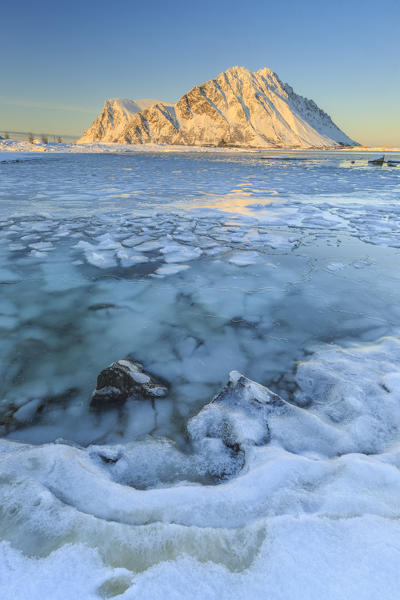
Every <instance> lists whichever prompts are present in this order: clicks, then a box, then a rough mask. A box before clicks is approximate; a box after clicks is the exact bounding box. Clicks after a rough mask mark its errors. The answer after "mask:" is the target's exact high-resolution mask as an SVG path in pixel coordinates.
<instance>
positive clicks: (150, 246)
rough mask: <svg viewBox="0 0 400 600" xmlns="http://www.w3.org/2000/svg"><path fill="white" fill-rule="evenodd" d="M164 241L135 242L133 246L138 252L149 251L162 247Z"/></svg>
mask: <svg viewBox="0 0 400 600" xmlns="http://www.w3.org/2000/svg"><path fill="white" fill-rule="evenodd" d="M164 243H165V242H164V241H157V240H150V241H149V242H142V243H140V244H137V245H136V246H135V248H136V250H139V251H140V252H151V251H152V250H159V249H160V248H162V247H163V245H164Z"/></svg>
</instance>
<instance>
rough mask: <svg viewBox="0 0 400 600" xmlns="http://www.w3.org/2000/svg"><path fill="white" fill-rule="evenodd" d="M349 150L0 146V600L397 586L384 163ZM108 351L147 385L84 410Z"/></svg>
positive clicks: (394, 209) (281, 593)
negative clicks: (0, 153)
mask: <svg viewBox="0 0 400 600" xmlns="http://www.w3.org/2000/svg"><path fill="white" fill-rule="evenodd" d="M9 154H11V153H9ZM387 157H388V158H392V159H394V160H400V153H395V152H393V153H392V154H391V155H387ZM369 158H370V155H369V154H368V153H366V152H358V153H357V152H268V151H263V152H260V153H241V152H226V153H224V152H218V153H213V152H211V151H208V152H207V153H202V152H197V153H192V152H187V153H185V152H179V153H173V152H170V153H162V154H160V153H156V152H154V153H152V152H146V153H141V152H135V153H108V154H90V153H88V154H78V153H74V154H72V153H69V154H61V153H60V154H52V155H43V154H40V155H37V154H34V153H25V154H23V155H21V156H18V157H17V159H18V161H17V162H15V161H10V160H7V162H1V163H0V261H1V262H0V290H1V295H0V372H1V379H0V435H1V438H0V539H1V542H0V556H1V560H0V597H1V598H2V599H4V600H19V599H21V600H28V599H29V600H36V599H38V600H39V599H40V600H42V599H44V598H45V599H49V600H58V599H60V600H69V599H71V600H72V599H73V598H79V599H80V600H92V599H99V598H117V599H118V600H119V599H121V600H122V599H123V600H131V599H139V598H140V599H143V598H146V599H147V598H148V599H154V600H157V599H158V598H167V599H171V600H172V599H185V598H191V599H192V600H194V599H197V598H199V599H204V598H207V599H213V598H218V599H225V598H226V599H229V600H233V599H235V598H240V599H246V600H247V599H250V600H258V599H265V600H267V599H268V600H270V599H273V600H289V599H290V600H303V599H304V600H314V599H315V600H317V599H318V600H320V599H321V597H324V598H326V600H339V599H340V600H341V599H344V598H346V600H348V599H349V600H352V599H353V598H354V599H356V598H357V600H370V599H371V600H372V599H374V600H375V598H385V600H392V599H393V600H395V599H396V600H398V598H399V589H400V522H399V516H400V502H399V498H400V443H399V442H400V337H399V335H400V165H395V164H394V166H387V165H385V166H383V167H376V166H371V165H370V164H368V159H369ZM123 358H130V359H132V360H135V361H139V362H140V363H141V364H142V365H143V368H144V369H145V371H146V372H149V373H151V374H152V375H153V376H154V377H155V378H156V379H158V380H160V381H162V382H163V383H164V384H165V385H166V386H167V387H168V390H169V391H168V394H167V397H166V398H160V399H156V400H142V401H137V400H132V399H131V400H127V401H126V402H125V403H124V404H123V405H120V406H116V407H113V406H110V407H109V408H105V409H103V410H100V411H99V410H96V411H94V410H93V409H92V408H90V400H91V394H92V392H93V390H94V389H95V387H96V379H97V375H98V374H99V372H100V371H101V370H102V369H104V368H105V367H107V365H109V364H111V363H112V362H114V361H116V360H119V359H123ZM231 372H233V373H231ZM230 373H231V375H230ZM239 374H242V375H243V376H244V377H241V376H240V375H239ZM228 381H229V385H228V387H224V386H225V385H226V383H227V382H228ZM254 382H257V383H254ZM267 388H268V389H267ZM221 390H223V392H222V396H219V397H218V399H217V401H216V402H214V403H212V404H209V403H210V402H211V400H212V399H213V398H214V397H215V396H216V394H218V393H219V392H221ZM269 390H270V391H269ZM272 392H273V394H272ZM274 394H278V395H279V397H280V398H279V399H278V400H277V398H278V396H275V395H274ZM221 398H222V400H221ZM257 411H258V412H257Z"/></svg>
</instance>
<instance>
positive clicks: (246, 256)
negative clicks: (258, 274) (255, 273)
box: [228, 252, 260, 267]
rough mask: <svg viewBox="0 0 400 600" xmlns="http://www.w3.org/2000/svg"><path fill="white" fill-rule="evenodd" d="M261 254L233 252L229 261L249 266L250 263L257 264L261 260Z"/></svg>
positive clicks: (241, 265)
mask: <svg viewBox="0 0 400 600" xmlns="http://www.w3.org/2000/svg"><path fill="white" fill-rule="evenodd" d="M259 258H260V255H259V254H258V252H240V253H239V254H233V255H232V256H230V257H229V258H228V262H230V263H231V264H233V265H237V266H238V267H247V266H248V265H255V264H256V263H257V262H258V261H259Z"/></svg>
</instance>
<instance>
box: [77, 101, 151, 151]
mask: <svg viewBox="0 0 400 600" xmlns="http://www.w3.org/2000/svg"><path fill="white" fill-rule="evenodd" d="M158 102H160V101H159V100H128V99H127V98H110V99H109V100H106V101H105V103H104V106H103V110H102V111H101V113H100V114H99V116H98V117H97V119H96V120H95V121H94V122H93V123H92V125H91V126H90V127H89V129H87V130H86V131H85V132H84V134H83V135H82V137H81V138H80V139H79V140H78V143H83V142H95V141H101V142H114V141H115V139H116V138H118V137H119V136H120V135H121V134H122V132H123V131H124V129H125V127H126V126H127V124H128V123H129V121H130V120H131V119H132V117H133V116H134V115H135V114H136V113H138V112H140V111H141V110H143V109H146V108H148V107H149V106H152V105H153V104H157V103H158Z"/></svg>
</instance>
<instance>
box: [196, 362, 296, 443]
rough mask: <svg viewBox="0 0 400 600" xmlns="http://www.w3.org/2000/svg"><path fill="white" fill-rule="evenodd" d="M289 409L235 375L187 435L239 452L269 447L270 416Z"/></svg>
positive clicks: (249, 381) (266, 389)
mask: <svg viewBox="0 0 400 600" xmlns="http://www.w3.org/2000/svg"><path fill="white" fill-rule="evenodd" d="M289 406H290V405H288V403H287V402H285V401H284V400H282V398H280V397H279V396H278V395H277V394H274V393H273V392H271V391H270V390H269V389H268V388H266V387H264V386H262V385H260V384H259V383H256V382H255V381H251V380H250V379H247V377H245V376H244V375H241V374H240V373H238V372H237V371H232V372H231V373H230V376H229V380H228V383H227V384H226V386H225V387H224V388H223V390H222V391H221V392H220V393H219V394H217V396H216V397H215V398H214V399H213V400H212V402H210V403H209V404H207V405H206V406H205V407H204V408H203V409H202V410H201V411H200V412H199V413H198V414H197V415H196V416H194V417H192V418H191V419H190V420H189V422H188V426H187V429H188V434H189V437H190V439H191V440H192V441H193V442H199V441H200V440H202V439H204V438H216V439H221V440H222V441H223V443H224V444H225V445H226V446H228V447H230V448H237V449H239V448H241V447H246V446H248V445H261V444H266V443H267V442H268V440H269V437H270V432H269V427H268V414H269V412H270V411H271V410H275V411H278V412H282V411H283V412H284V411H285V410H287V407H289Z"/></svg>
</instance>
